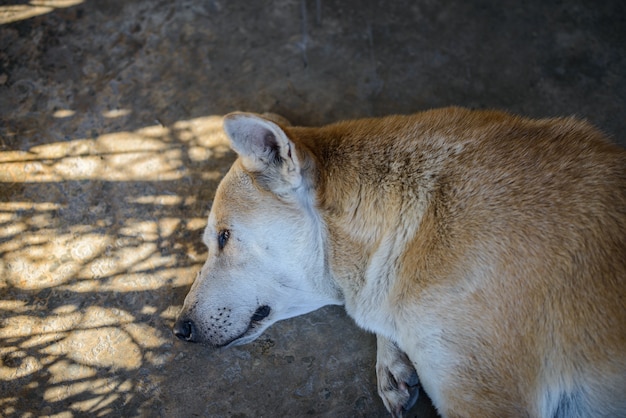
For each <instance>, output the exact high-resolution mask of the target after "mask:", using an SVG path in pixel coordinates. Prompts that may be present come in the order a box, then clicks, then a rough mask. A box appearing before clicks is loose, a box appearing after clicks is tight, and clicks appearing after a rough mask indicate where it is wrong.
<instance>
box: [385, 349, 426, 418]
mask: <svg viewBox="0 0 626 418" xmlns="http://www.w3.org/2000/svg"><path fill="white" fill-rule="evenodd" d="M381 339H382V340H383V341H381ZM376 375H377V377H378V394H379V395H380V397H381V398H382V400H383V403H384V404H385V407H386V408H387V410H388V411H389V412H390V413H391V416H392V417H394V418H401V417H402V415H403V414H404V412H406V411H408V410H409V409H411V407H412V406H413V405H415V402H416V401H417V397H418V394H419V379H418V377H417V372H416V371H415V369H414V368H413V365H412V364H411V362H410V361H409V359H408V357H407V356H406V354H404V353H403V352H402V351H400V349H398V348H397V347H396V345H395V344H394V343H392V342H390V341H388V340H386V339H384V338H383V337H378V350H377V355H376Z"/></svg>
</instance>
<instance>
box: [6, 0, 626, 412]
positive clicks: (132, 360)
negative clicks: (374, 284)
mask: <svg viewBox="0 0 626 418" xmlns="http://www.w3.org/2000/svg"><path fill="white" fill-rule="evenodd" d="M5 3H6V2H5ZM5 3H3V4H2V5H0V321H1V322H0V325H1V327H0V385H1V386H0V415H2V416H7V417H13V416H15V417H31V416H32V417H34V416H55V417H71V416H151V417H152V416H163V417H180V416H215V417H218V416H239V417H244V416H287V415H289V416H304V415H313V416H367V417H375V416H385V415H386V413H385V409H384V407H383V405H382V402H381V401H380V400H379V399H378V397H377V395H376V382H375V372H374V361H375V342H374V339H373V336H371V335H369V334H367V333H365V332H362V331H360V330H358V329H357V328H356V327H355V326H354V325H353V324H352V322H351V321H350V319H349V318H347V317H346V316H345V314H344V313H343V311H342V309H340V308H336V307H335V308H326V309H322V310H320V311H318V312H315V313H313V314H310V315H306V316H304V317H301V318H296V319H293V320H289V321H284V322H282V323H279V324H276V325H275V326H273V327H272V328H271V329H270V330H269V331H268V332H267V333H266V334H265V335H264V336H263V337H262V338H261V339H260V340H258V341H257V342H255V343H253V344H251V345H249V346H244V347H238V348H233V349H229V350H223V351H214V350H209V349H208V348H206V347H202V346H195V345H190V344H183V343H181V342H178V341H174V339H173V338H172V335H171V331H170V328H171V326H172V324H173V321H174V318H175V316H176V314H177V311H178V309H179V308H180V306H181V305H182V301H183V298H184V295H185V293H186V292H187V290H188V288H189V286H190V284H191V283H192V281H193V279H194V277H195V275H196V274H197V271H198V270H199V268H200V266H201V264H202V263H203V261H204V258H205V256H206V253H205V249H204V247H203V246H202V244H201V233H202V229H203V227H204V225H205V218H206V215H207V214H208V209H209V205H210V203H211V200H212V198H213V193H214V191H215V187H216V185H217V183H218V182H219V180H220V179H221V178H222V176H223V175H224V174H225V173H226V171H227V170H228V167H229V165H230V164H231V162H232V161H233V158H234V155H233V154H232V152H231V151H229V149H228V147H227V145H226V143H225V138H224V136H223V133H222V131H221V117H222V115H223V114H225V113H227V112H229V111H232V110H238V109H241V110H252V111H256V112H266V111H273V112H276V113H281V114H283V115H285V116H287V117H288V118H290V119H292V121H293V122H295V123H301V124H321V123H326V122H331V121H333V120H336V119H341V118H348V117H362V116H374V115H382V114H388V113H409V112H413V111H417V110H421V109H426V108H430V107H437V106H443V105H450V104H456V105H464V106H470V107H495V108H504V109H508V110H511V111H515V112H519V113H523V114H526V115H530V116H553V115H571V114H576V115H578V116H581V117H585V118H587V119H589V120H590V121H592V122H593V123H595V124H596V125H598V126H599V127H600V128H601V129H603V130H604V131H606V132H608V133H609V134H610V135H612V136H614V137H615V138H616V139H617V140H618V141H621V143H622V144H626V143H625V142H624V141H625V139H624V138H623V136H620V135H623V134H622V132H624V131H625V130H626V118H624V111H625V109H626V79H625V78H624V77H623V74H626V48H625V47H624V42H623V40H624V39H626V25H625V24H624V21H625V19H626V5H625V3H623V2H621V1H604V2H601V3H597V2H587V1H583V0H580V1H571V2H563V3H559V2H542V1H539V0H537V1H530V2H524V3H523V4H519V2H515V1H512V0H511V1H504V2H486V1H461V0H459V1H455V0H453V1H447V2H440V1H431V0H420V1H410V2H409V1H398V2H383V1H376V0H371V1H367V2H355V1H347V2H346V1H343V2H339V1H322V0H317V1H313V0H310V1H306V0H301V1H298V0H280V1H276V2H272V3H271V4H266V3H264V2H249V1H244V0H233V1H229V2H226V1H218V0H206V1H197V0H181V1H177V2H170V1H148V0H136V1H133V2H126V1H122V0H105V1H90V0H87V1H81V0H50V1H45V2H43V1H30V2H27V1H18V0H15V1H13V2H10V3H9V4H8V5H7V4H5ZM421 399H422V401H420V403H419V404H418V405H417V406H416V407H415V408H414V409H413V410H412V411H411V413H410V414H409V415H410V416H420V417H427V416H434V411H433V410H432V408H431V407H430V406H429V403H428V400H427V399H426V398H425V397H422V398H421Z"/></svg>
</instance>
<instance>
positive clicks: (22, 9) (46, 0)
mask: <svg viewBox="0 0 626 418" xmlns="http://www.w3.org/2000/svg"><path fill="white" fill-rule="evenodd" d="M15 3H18V2H15ZM19 3H20V4H4V5H0V24H4V23H11V22H17V21H18V20H24V19H29V18H31V17H35V16H39V15H43V14H46V13H50V12H52V11H54V10H56V9H62V8H66V7H71V6H76V5H78V4H81V3H83V0H31V1H29V2H19Z"/></svg>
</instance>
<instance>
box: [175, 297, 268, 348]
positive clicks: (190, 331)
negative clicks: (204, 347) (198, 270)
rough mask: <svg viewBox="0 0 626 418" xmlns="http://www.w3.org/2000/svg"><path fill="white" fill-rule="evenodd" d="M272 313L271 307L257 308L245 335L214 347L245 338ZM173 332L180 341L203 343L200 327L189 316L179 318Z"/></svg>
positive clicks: (242, 334)
mask: <svg viewBox="0 0 626 418" xmlns="http://www.w3.org/2000/svg"><path fill="white" fill-rule="evenodd" d="M271 311H272V309H271V308H270V307H269V306H267V305H263V306H259V307H258V308H257V310H256V311H254V313H253V314H252V316H251V317H250V323H249V325H248V327H247V328H246V330H245V331H244V332H243V333H241V335H238V336H237V337H235V338H232V339H231V340H229V341H228V342H226V343H223V342H219V343H217V344H214V345H216V346H224V345H228V344H230V343H232V342H233V341H235V340H237V339H239V338H241V337H243V336H245V335H246V334H247V333H248V332H249V331H251V330H252V329H254V328H255V326H256V323H258V322H260V321H262V320H263V319H265V318H267V317H268V316H269V314H270V312H271ZM219 328H220V329H221V328H222V327H221V326H219ZM173 331H174V335H175V336H176V337H177V338H178V339H180V340H183V341H187V342H190V343H197V342H201V341H202V337H201V335H200V332H199V330H198V327H197V326H196V324H195V323H194V321H192V320H191V319H190V318H189V317H187V316H181V317H180V318H178V320H177V321H176V323H175V324H174V329H173Z"/></svg>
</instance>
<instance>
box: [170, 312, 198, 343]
mask: <svg viewBox="0 0 626 418" xmlns="http://www.w3.org/2000/svg"><path fill="white" fill-rule="evenodd" d="M174 335H175V336H176V337H178V338H179V339H181V340H183V341H189V342H192V343H193V342H196V338H197V337H198V332H197V331H196V326H195V325H194V323H193V321H191V320H189V319H186V318H180V319H178V321H176V324H174Z"/></svg>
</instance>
